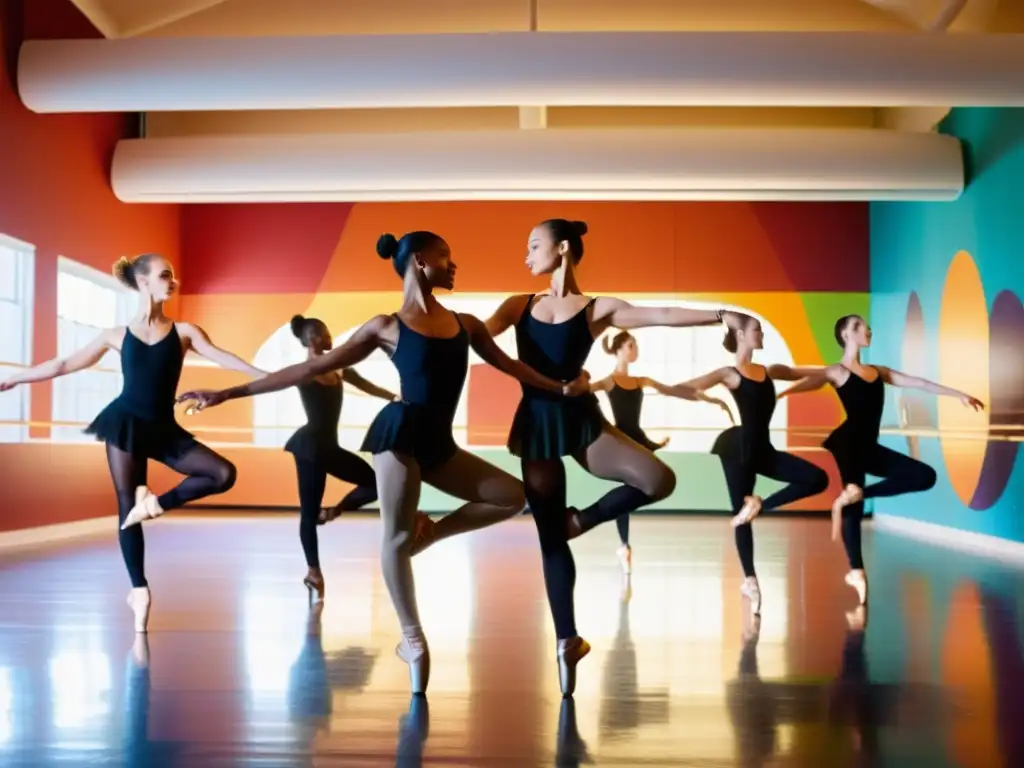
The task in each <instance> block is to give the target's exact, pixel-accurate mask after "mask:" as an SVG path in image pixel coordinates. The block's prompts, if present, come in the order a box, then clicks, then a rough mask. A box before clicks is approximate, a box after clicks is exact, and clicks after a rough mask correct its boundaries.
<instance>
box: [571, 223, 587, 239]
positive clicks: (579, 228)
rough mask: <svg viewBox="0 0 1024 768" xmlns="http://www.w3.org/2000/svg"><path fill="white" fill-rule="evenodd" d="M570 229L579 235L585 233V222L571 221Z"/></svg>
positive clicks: (581, 235)
mask: <svg viewBox="0 0 1024 768" xmlns="http://www.w3.org/2000/svg"><path fill="white" fill-rule="evenodd" d="M572 229H573V232H575V233H576V234H577V235H579V236H580V237H583V236H584V235H585V234H587V222H585V221H574V222H572Z"/></svg>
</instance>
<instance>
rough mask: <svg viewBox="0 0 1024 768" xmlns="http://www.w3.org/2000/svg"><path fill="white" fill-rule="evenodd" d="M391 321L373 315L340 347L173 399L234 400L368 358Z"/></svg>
mask: <svg viewBox="0 0 1024 768" xmlns="http://www.w3.org/2000/svg"><path fill="white" fill-rule="evenodd" d="M391 322H393V318H392V317H391V316H390V315H377V316H376V317H374V318H372V319H370V320H368V321H367V322H366V323H364V324H363V325H362V326H360V327H359V329H358V330H356V332H355V333H353V334H352V335H351V336H350V337H349V338H348V341H346V342H345V343H344V344H342V345H341V346H340V347H336V348H335V349H332V350H331V351H330V352H327V353H326V354H323V355H317V356H316V357H312V358H310V359H308V360H304V361H303V362H301V363H298V364H296V365H290V366H288V367H287V368H282V369H281V370H280V371H275V372H274V373H269V374H267V375H266V376H264V377H263V378H261V379H255V380H253V381H250V382H248V383H247V384H242V385H240V386H237V387H231V388H230V389H222V390H220V391H213V390H193V391H191V392H185V393H184V394H182V395H180V396H179V397H178V400H177V402H179V403H180V402H183V401H185V400H194V401H196V408H197V409H202V408H208V407H211V406H214V405H220V404H221V403H223V402H224V401H225V400H234V399H236V398H239V397H252V396H253V395H262V394H266V393H267V392H278V391H280V390H282V389H288V387H294V386H295V385H297V384H301V383H302V382H303V381H305V380H306V379H308V378H310V377H311V376H320V375H322V374H325V373H328V372H329V371H336V370H338V369H339V368H348V367H349V366H352V365H355V364H356V363H358V362H360V361H362V360H365V359H366V358H367V357H369V355H370V353H371V352H373V350H375V349H377V347H378V346H380V345H381V344H382V340H381V335H382V334H383V333H384V332H385V330H386V329H387V328H388V327H389V324H390V323H391Z"/></svg>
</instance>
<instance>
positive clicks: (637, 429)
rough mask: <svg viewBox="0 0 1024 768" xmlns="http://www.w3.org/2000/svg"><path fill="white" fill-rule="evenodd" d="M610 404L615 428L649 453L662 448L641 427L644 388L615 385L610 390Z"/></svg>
mask: <svg viewBox="0 0 1024 768" xmlns="http://www.w3.org/2000/svg"><path fill="white" fill-rule="evenodd" d="M613 383H614V382H613ZM608 402H609V403H611V406H612V415H613V416H614V417H615V426H616V427H617V428H618V429H619V431H620V432H622V433H623V434H625V435H626V436H627V437H630V438H632V439H633V440H635V441H636V442H638V443H640V445H642V446H643V447H644V448H646V449H647V450H649V451H656V450H658V449H659V448H660V447H661V446H660V445H658V444H657V443H656V442H654V441H653V440H651V439H650V438H649V437H648V436H647V433H646V432H644V430H643V428H642V427H641V426H640V411H641V409H642V408H643V404H644V389H643V387H640V386H637V387H635V388H634V389H626V388H625V387H620V386H619V385H618V384H615V385H614V386H613V387H612V388H611V389H610V390H608Z"/></svg>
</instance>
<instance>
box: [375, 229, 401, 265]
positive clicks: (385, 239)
mask: <svg viewBox="0 0 1024 768" xmlns="http://www.w3.org/2000/svg"><path fill="white" fill-rule="evenodd" d="M396 253H398V238H396V237H395V236H394V235H392V234H391V233H390V232H388V233H385V234H383V235H381V236H380V237H378V238H377V255H378V256H380V257H381V258H382V259H393V258H395V254H396Z"/></svg>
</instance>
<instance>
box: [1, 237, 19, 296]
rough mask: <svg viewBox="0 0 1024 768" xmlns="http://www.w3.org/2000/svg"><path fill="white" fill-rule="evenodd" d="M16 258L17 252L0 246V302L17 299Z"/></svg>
mask: <svg viewBox="0 0 1024 768" xmlns="http://www.w3.org/2000/svg"><path fill="white" fill-rule="evenodd" d="M18 256H19V254H18V252H17V251H15V250H13V249H11V248H8V247H7V246H5V245H0V301H11V302H17V301H18V299H19V294H20V290H19V285H18V282H19V280H18V277H19V276H18Z"/></svg>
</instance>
